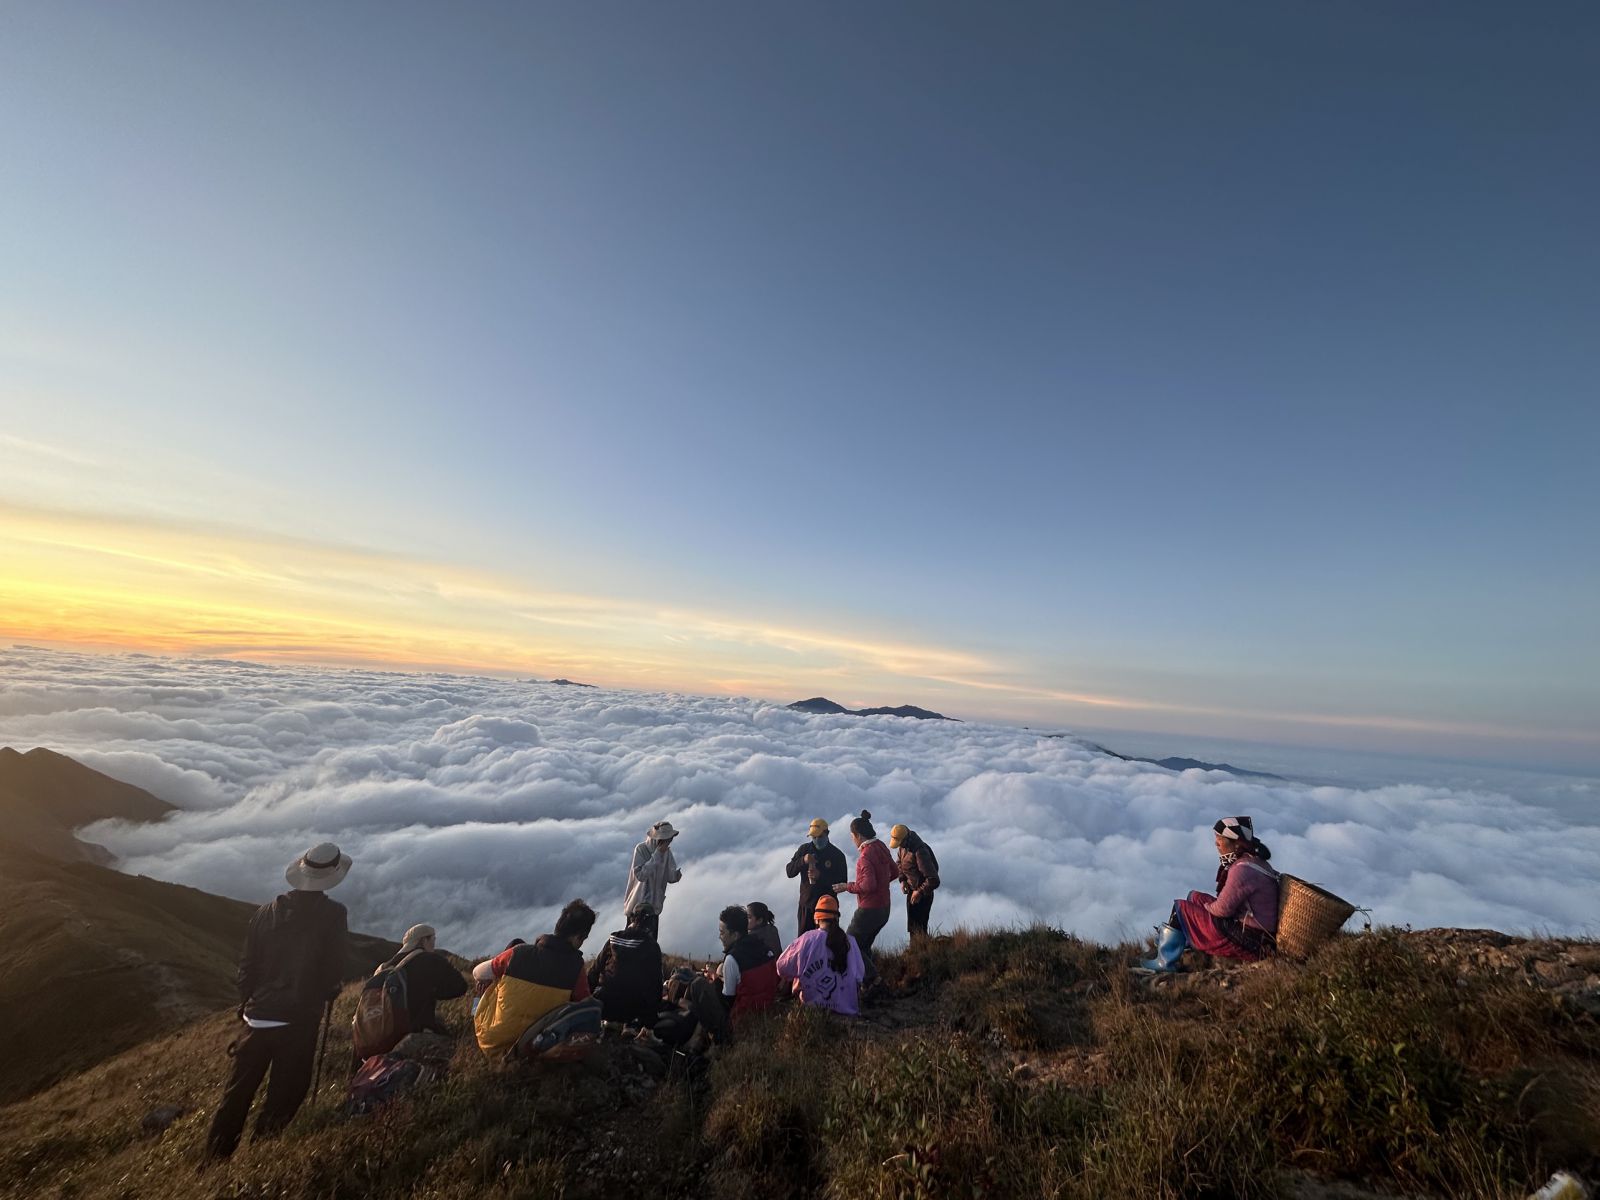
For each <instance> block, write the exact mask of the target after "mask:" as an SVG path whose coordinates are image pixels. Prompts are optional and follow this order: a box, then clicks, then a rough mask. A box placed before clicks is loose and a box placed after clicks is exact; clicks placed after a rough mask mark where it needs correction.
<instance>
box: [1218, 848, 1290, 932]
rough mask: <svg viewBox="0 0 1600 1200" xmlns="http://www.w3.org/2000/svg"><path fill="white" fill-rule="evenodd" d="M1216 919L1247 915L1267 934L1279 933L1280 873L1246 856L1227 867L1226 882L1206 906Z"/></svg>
mask: <svg viewBox="0 0 1600 1200" xmlns="http://www.w3.org/2000/svg"><path fill="white" fill-rule="evenodd" d="M1206 911H1207V912H1208V913H1210V914H1211V915H1212V916H1213V917H1240V916H1248V917H1249V918H1250V919H1251V921H1253V922H1254V923H1255V924H1257V925H1259V926H1261V928H1262V929H1265V930H1266V931H1267V932H1268V933H1277V932H1278V873H1277V872H1276V871H1274V870H1273V869H1272V868H1271V867H1269V866H1267V864H1266V863H1264V862H1260V861H1258V860H1256V859H1254V858H1246V857H1244V856H1243V855H1241V856H1240V857H1239V861H1238V862H1236V863H1234V864H1233V866H1231V867H1229V868H1228V878H1227V882H1225V883H1224V884H1223V885H1222V891H1221V892H1219V893H1218V894H1217V898H1216V899H1215V900H1213V901H1212V902H1211V903H1210V904H1208V905H1206Z"/></svg>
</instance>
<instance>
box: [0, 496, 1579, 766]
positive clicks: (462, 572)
mask: <svg viewBox="0 0 1600 1200" xmlns="http://www.w3.org/2000/svg"><path fill="white" fill-rule="evenodd" d="M0 553H3V554H4V555H5V558H6V562H7V571H6V575H5V578H4V579H0V637H12V638H17V639H19V640H22V641H26V642H30V643H33V642H46V643H52V644H69V645H83V646H90V647H95V648H101V649H105V648H118V649H135V650H153V651H158V652H162V653H171V654H179V655H195V656H202V657H248V658H252V659H258V660H271V661H280V662H299V663H308V664H341V665H366V666H377V667H386V668H387V667H394V668H407V669H415V668H423V669H442V670H453V671H470V672H490V673H497V674H509V673H512V672H518V673H528V674H548V675H568V676H581V677H583V678H586V679H595V680H599V681H601V682H604V683H610V684H614V685H618V686H624V687H638V688H648V689H656V690H672V691H680V690H682V691H693V692H722V693H742V694H746V695H756V696H764V697H766V698H769V699H774V698H780V697H783V698H793V697H794V696H797V695H804V694H815V693H825V694H828V695H830V696H833V697H834V698H836V699H839V700H841V701H843V702H845V703H847V704H852V705H858V704H859V705H866V704H875V703H882V702H884V701H885V700H886V699H888V700H891V701H892V702H905V701H915V702H917V703H921V704H924V705H928V706H933V707H937V708H940V709H941V710H944V711H948V712H952V713H953V714H958V715H962V716H978V717H988V718H991V719H1001V720H1014V721H1022V722H1026V723H1030V724H1038V723H1041V722H1049V721H1063V722H1083V723H1089V724H1112V725H1118V724H1120V725H1122V726H1124V727H1128V728H1139V727H1141V726H1142V727H1149V726H1150V725H1152V724H1157V723H1159V724H1160V725H1161V727H1164V728H1181V729H1187V730H1189V731H1192V732H1195V733H1202V734H1203V733H1213V734H1215V733H1237V732H1240V731H1246V732H1251V733H1253V734H1254V735H1255V736H1260V737H1263V738H1267V739H1277V740H1297V739H1299V738H1303V737H1308V736H1309V737H1313V738H1316V737H1320V738H1322V739H1323V740H1328V741H1333V742H1335V743H1343V744H1349V743H1352V742H1353V743H1355V744H1366V745H1368V746H1369V747H1377V748H1394V747H1395V746H1396V745H1398V744H1407V743H1415V744H1420V746H1421V747H1422V748H1427V747H1428V746H1429V745H1432V746H1433V747H1434V748H1456V747H1459V746H1461V745H1463V744H1470V745H1472V746H1474V747H1477V748H1478V752H1479V753H1483V752H1484V751H1483V750H1482V748H1483V747H1491V748H1498V749H1500V750H1503V751H1505V752H1508V753H1512V754H1514V755H1515V754H1521V755H1523V756H1524V757H1529V758H1537V757H1538V756H1539V754H1540V753H1541V752H1544V753H1549V754H1551V755H1554V756H1556V757H1558V758H1559V757H1561V756H1563V755H1567V756H1576V757H1578V758H1583V757H1585V756H1588V757H1592V756H1593V755H1595V754H1600V734H1597V733H1596V732H1595V730H1594V729H1592V728H1582V727H1579V725H1570V726H1569V725H1568V724H1552V723H1543V724H1541V725H1539V726H1538V727H1537V728H1527V727H1524V726H1521V725H1500V724H1496V723H1493V722H1490V721H1483V720H1477V721H1470V720H1462V719H1455V720H1449V719H1436V718H1431V717H1428V716H1425V715H1419V714H1417V713H1410V714H1406V713H1384V712H1381V711H1378V712H1361V711H1345V710H1341V709H1340V708H1339V707H1338V706H1335V707H1333V708H1329V709H1323V710H1320V711H1319V710H1316V709H1312V710H1309V711H1297V710H1296V709H1295V708H1293V707H1291V706H1279V707H1276V708H1270V709H1269V708H1261V707H1251V706H1244V705H1239V704H1228V703H1221V702H1216V701H1207V700H1205V699H1204V698H1197V697H1196V696H1195V695H1194V691H1195V686H1194V681H1193V680H1191V681H1189V683H1188V684H1187V685H1186V686H1184V687H1181V688H1179V689H1178V691H1177V692H1176V693H1175V692H1174V691H1173V690H1172V689H1171V688H1169V687H1164V686H1157V687H1156V688H1155V691H1154V692H1153V693H1152V694H1140V693H1139V692H1138V691H1137V690H1128V689H1104V690H1095V689H1093V688H1091V687H1087V686H1084V687H1070V686H1061V685H1060V683H1059V680H1060V678H1061V677H1063V676H1065V677H1067V678H1069V679H1070V677H1071V675H1072V674H1073V671H1072V670H1071V668H1059V669H1058V671H1057V672H1056V674H1057V680H1056V681H1052V680H1051V679H1049V678H1046V677H1045V676H1046V674H1047V672H1046V671H1044V670H1043V669H1041V668H1040V666H1039V665H1038V664H1037V663H1034V662H1030V661H1028V660H1027V659H1026V658H1025V657H1023V656H1019V655H1017V654H1016V653H1015V652H1014V651H1010V650H1008V651H1004V652H1002V651H1000V650H997V649H993V648H991V649H990V650H987V651H980V650H978V649H974V648H970V647H968V646H963V645H960V644H941V643H939V642H938V641H937V640H936V639H934V638H930V637H921V636H918V633H917V631H916V630H914V629H908V630H904V631H900V632H897V633H895V634H885V633H883V632H881V631H879V632H877V633H872V632H863V631H860V630H852V629H851V628H850V627H849V621H848V619H846V618H842V617H840V616H839V615H838V614H835V613H832V612H827V613H823V614H822V615H821V617H820V618H819V619H818V620H815V621H811V620H807V619H802V618H800V617H798V616H795V615H794V614H788V613H769V614H762V613H759V612H755V613H752V612H733V611H715V610H697V609H694V608H691V607H687V606H684V605H681V604H674V603H672V602H670V601H665V602H661V603H651V602H649V601H645V600H630V599H624V598H621V597H617V596H602V595H591V594H579V593H576V592H572V591H563V590H560V589H559V588H553V587H540V586H536V585H535V584H532V583H530V582H528V581H527V580H525V579H522V578H519V577H517V576H516V575H515V574H513V573H510V572H503V573H497V572H492V571H484V570H474V569H470V568H467V567H464V566H461V565H455V564H451V563H448V562H439V561H430V560H428V559H426V558H424V557H422V556H418V555H407V554H402V553H398V552H393V551H384V550H377V549H371V548H364V547H356V546H344V545H336V544H330V543H326V542H319V541H316V540H314V539H310V538H304V537H292V536H286V535H283V534H278V533H271V532H266V531H261V530H251V529H243V528H235V527H227V526H221V525H211V524H206V523H201V522H195V521H190V520H180V519H170V518H167V519H162V518H156V517H151V516H130V515H118V516H110V515H106V514H97V513H91V512H72V511H65V510H60V509H50V508H40V507H31V506H27V505H23V504H18V503H10V502H7V501H6V500H5V499H4V498H3V497H0ZM1490 752H1493V750H1491V751H1490Z"/></svg>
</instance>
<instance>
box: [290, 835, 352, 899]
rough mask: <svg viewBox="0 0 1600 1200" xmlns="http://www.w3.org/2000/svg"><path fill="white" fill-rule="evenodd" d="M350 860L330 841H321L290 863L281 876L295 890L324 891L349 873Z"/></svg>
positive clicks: (335, 885)
mask: <svg viewBox="0 0 1600 1200" xmlns="http://www.w3.org/2000/svg"><path fill="white" fill-rule="evenodd" d="M351 861H352V860H351V858H350V856H349V855H348V854H341V853H340V852H339V847H337V846H335V845H334V844H333V843H332V842H323V843H322V844H321V845H319V846H313V847H311V849H309V850H307V851H306V852H305V853H304V854H302V855H301V856H300V857H299V858H297V859H295V860H294V861H293V862H292V863H290V864H289V866H288V869H287V870H285V871H284V873H283V877H284V878H285V879H287V880H288V881H289V886H290V887H292V888H293V889H294V890H295V891H297V892H325V891H327V890H328V889H329V888H331V887H337V886H338V885H339V882H340V881H341V880H343V879H344V877H345V876H346V875H348V874H350V863H351Z"/></svg>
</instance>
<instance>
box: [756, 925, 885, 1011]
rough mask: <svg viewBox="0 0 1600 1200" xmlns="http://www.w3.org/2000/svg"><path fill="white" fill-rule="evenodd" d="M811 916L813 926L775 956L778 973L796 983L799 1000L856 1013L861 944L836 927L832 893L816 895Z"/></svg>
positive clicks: (862, 972)
mask: <svg viewBox="0 0 1600 1200" xmlns="http://www.w3.org/2000/svg"><path fill="white" fill-rule="evenodd" d="M814 916H815V919H816V922H817V927H816V928H815V929H812V930H808V931H807V932H805V933H803V934H801V935H800V936H799V937H797V938H795V940H794V941H792V942H790V943H789V948H788V949H787V950H785V951H784V952H783V954H782V955H781V956H780V957H779V959H778V975H779V977H780V978H783V979H788V980H791V981H793V982H794V983H795V984H796V985H797V986H798V988H799V992H800V1003H801V1004H809V1005H815V1006H816V1007H817V1008H823V1009H827V1010H828V1011H829V1012H836V1013H842V1014H843V1015H844V1016H847V1017H854V1016H859V1015H860V1013H861V1007H860V992H861V980H862V979H863V978H864V977H865V976H866V973H867V968H866V964H865V963H864V962H862V961H861V947H859V946H857V945H856V940H855V938H853V937H851V936H850V935H849V934H848V933H846V932H845V931H844V930H842V929H840V928H839V902H838V901H837V900H835V899H834V898H833V897H832V896H821V897H819V898H818V899H817V907H816V911H815V913H814Z"/></svg>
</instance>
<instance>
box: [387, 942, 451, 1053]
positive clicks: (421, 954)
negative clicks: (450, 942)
mask: <svg viewBox="0 0 1600 1200" xmlns="http://www.w3.org/2000/svg"><path fill="white" fill-rule="evenodd" d="M438 944H439V943H438V935H437V934H436V933H435V932H434V929H433V926H432V925H413V926H412V927H411V928H410V929H408V930H406V933H405V937H404V938H403V939H402V940H401V942H400V950H399V953H397V954H396V955H395V956H394V957H393V958H391V959H390V960H389V961H388V962H386V963H384V964H383V966H381V967H379V968H378V970H377V971H374V972H373V974H374V975H376V974H377V973H378V971H387V970H390V969H395V970H398V971H400V973H401V974H403V975H404V976H405V977H406V1017H407V1022H408V1025H409V1028H410V1030H411V1032H412V1033H438V1034H444V1035H446V1036H448V1035H449V1033H450V1030H449V1028H448V1027H447V1026H446V1025H445V1024H444V1022H443V1021H441V1020H439V1013H438V1007H437V1006H438V1003H439V1001H441V1000H454V999H455V998H456V997H457V996H465V995H466V994H467V981H466V980H465V979H463V978H462V977H461V972H460V971H458V970H456V969H455V968H454V967H452V966H451V965H450V960H449V959H448V958H446V957H445V956H444V955H442V954H440V953H439V950H438Z"/></svg>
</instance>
